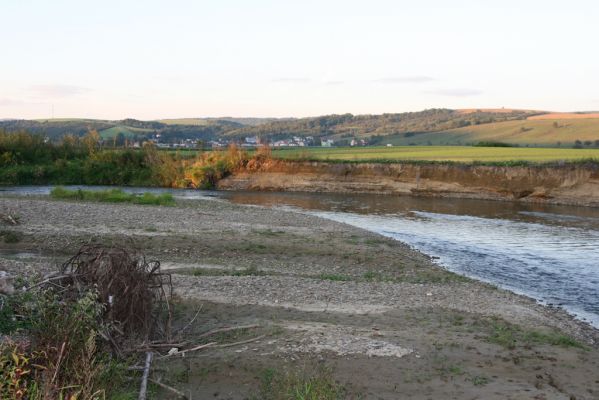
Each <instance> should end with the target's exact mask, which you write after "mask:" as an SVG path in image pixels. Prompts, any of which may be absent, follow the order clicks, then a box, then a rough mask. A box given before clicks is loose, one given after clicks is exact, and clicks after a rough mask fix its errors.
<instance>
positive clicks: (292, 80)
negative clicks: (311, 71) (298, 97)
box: [272, 78, 310, 83]
mask: <svg viewBox="0 0 599 400" xmlns="http://www.w3.org/2000/svg"><path fill="white" fill-rule="evenodd" d="M272 81H273V82H275V83H310V79H308V78H277V79H273V80H272Z"/></svg>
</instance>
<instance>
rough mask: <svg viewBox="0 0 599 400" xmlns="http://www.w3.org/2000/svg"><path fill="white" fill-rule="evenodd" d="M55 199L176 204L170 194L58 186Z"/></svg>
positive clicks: (53, 191) (52, 194) (55, 190)
mask: <svg viewBox="0 0 599 400" xmlns="http://www.w3.org/2000/svg"><path fill="white" fill-rule="evenodd" d="M50 196H51V197H52V198H54V199H62V200H80V201H98V202H103V203H133V204H143V205H155V206H172V205H174V204H175V200H174V199H173V195H172V194H170V193H161V194H153V193H147V192H146V193H143V194H141V195H139V194H135V193H126V192H124V191H122V190H120V189H108V190H81V189H77V190H69V189H65V188H63V187H61V186H57V187H55V188H54V189H52V191H51V192H50Z"/></svg>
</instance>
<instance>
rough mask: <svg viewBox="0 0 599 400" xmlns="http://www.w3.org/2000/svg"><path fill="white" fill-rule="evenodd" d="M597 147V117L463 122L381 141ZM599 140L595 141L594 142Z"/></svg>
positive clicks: (419, 143)
mask: <svg viewBox="0 0 599 400" xmlns="http://www.w3.org/2000/svg"><path fill="white" fill-rule="evenodd" d="M577 140H578V141H580V143H579V145H581V146H583V147H597V143H596V141H597V140H599V118H584V119H527V120H517V121H506V122H496V123H491V124H484V125H476V126H467V127H462V128H458V129H449V130H445V131H441V132H433V133H421V134H415V135H409V134H408V135H405V134H404V135H393V136H389V137H387V138H385V141H384V143H391V144H394V145H399V146H404V145H467V144H473V143H478V142H504V143H511V144H516V145H520V146H526V145H529V146H539V147H572V146H575V145H576V141H577ZM598 143H599V142H598Z"/></svg>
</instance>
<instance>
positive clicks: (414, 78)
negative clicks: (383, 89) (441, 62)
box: [375, 75, 435, 83]
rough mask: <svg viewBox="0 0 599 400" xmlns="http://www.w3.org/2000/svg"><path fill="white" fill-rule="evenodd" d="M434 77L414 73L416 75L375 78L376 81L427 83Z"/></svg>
mask: <svg viewBox="0 0 599 400" xmlns="http://www.w3.org/2000/svg"><path fill="white" fill-rule="evenodd" d="M434 80H435V78H432V77H430V76H424V75H416V76H396V77H389V78H381V79H377V80H375V82H377V83H427V82H432V81H434Z"/></svg>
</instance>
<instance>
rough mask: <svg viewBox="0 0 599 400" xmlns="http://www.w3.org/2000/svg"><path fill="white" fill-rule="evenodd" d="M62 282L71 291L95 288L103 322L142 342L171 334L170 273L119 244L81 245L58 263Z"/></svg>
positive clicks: (158, 263)
mask: <svg viewBox="0 0 599 400" xmlns="http://www.w3.org/2000/svg"><path fill="white" fill-rule="evenodd" d="M60 273H61V276H60V283H59V284H60V286H62V287H64V288H66V289H65V290H66V291H71V292H73V295H80V294H81V293H83V292H85V291H89V290H96V291H97V293H98V300H99V302H101V303H102V304H104V305H105V307H106V309H105V316H104V318H105V322H108V323H111V324H112V325H113V326H114V328H115V330H117V331H118V332H120V333H121V334H123V335H126V336H127V337H130V338H132V337H137V338H138V339H142V340H144V341H146V340H148V339H149V338H152V337H154V336H156V335H158V336H161V337H165V338H168V337H169V336H170V323H171V310H170V299H171V296H172V282H171V275H170V274H167V273H163V272H161V270H160V262H158V261H147V260H146V258H145V256H144V255H143V254H141V253H140V252H138V251H136V250H132V249H127V248H123V247H103V246H98V245H86V246H83V247H82V248H81V249H80V250H79V252H78V253H77V254H76V255H74V256H73V257H71V258H70V259H69V260H68V261H67V262H66V263H64V264H63V265H62V267H61V271H60Z"/></svg>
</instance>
